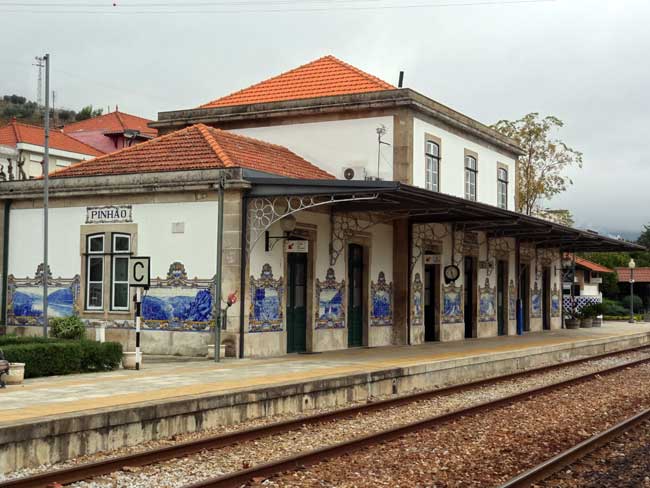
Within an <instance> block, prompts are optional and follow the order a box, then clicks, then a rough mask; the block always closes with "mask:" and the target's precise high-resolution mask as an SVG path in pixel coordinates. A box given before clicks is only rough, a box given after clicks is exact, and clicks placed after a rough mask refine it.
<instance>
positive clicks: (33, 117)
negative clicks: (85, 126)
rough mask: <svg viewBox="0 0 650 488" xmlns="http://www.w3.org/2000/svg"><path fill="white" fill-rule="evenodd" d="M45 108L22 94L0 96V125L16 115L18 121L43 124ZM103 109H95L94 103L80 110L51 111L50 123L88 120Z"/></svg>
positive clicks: (52, 124) (59, 109)
mask: <svg viewBox="0 0 650 488" xmlns="http://www.w3.org/2000/svg"><path fill="white" fill-rule="evenodd" d="M44 110H45V109H44V108H43V107H39V105H38V103H36V102H34V101H32V100H28V99H27V98H26V97H22V96H20V95H4V96H2V98H0V125H4V124H6V123H7V122H9V121H11V120H12V119H13V118H14V117H15V118H16V120H17V121H18V122H23V123H25V124H32V125H40V126H42V125H43V113H44ZM102 113H103V110H102V109H93V106H92V105H87V106H85V107H83V108H82V109H81V110H79V111H78V112H76V111H74V110H70V109H65V108H57V109H55V110H53V111H51V118H50V124H51V126H52V127H63V126H64V125H65V124H69V123H71V122H77V121H79V120H86V119H89V118H91V117H97V116H98V115H102Z"/></svg>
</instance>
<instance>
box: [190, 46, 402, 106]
mask: <svg viewBox="0 0 650 488" xmlns="http://www.w3.org/2000/svg"><path fill="white" fill-rule="evenodd" d="M394 89H395V87H394V86H393V85H391V84H389V83H386V82H385V81H382V80H380V79H379V78H377V77H375V76H372V75H370V74H368V73H365V72H364V71H361V70H360V69H358V68H355V67H354V66H351V65H349V64H347V63H344V62H343V61H341V60H339V59H337V58H335V57H334V56H325V57H322V58H320V59H317V60H315V61H312V62H311V63H308V64H305V65H302V66H299V67H298V68H295V69H292V70H291V71H287V72H286V73H282V74H281V75H278V76H275V77H273V78H270V79H268V80H265V81H262V82H260V83H257V84H255V85H253V86H250V87H248V88H244V89H243V90H239V91H237V92H235V93H232V94H230V95H227V96H225V97H222V98H218V99H217V100H213V101H211V102H209V103H206V104H204V105H201V107H199V108H213V107H226V106H233V105H248V104H252V103H264V102H278V101H283V100H299V99H303V98H315V97H326V96H334V95H347V94H351V93H366V92H373V91H381V90H394Z"/></svg>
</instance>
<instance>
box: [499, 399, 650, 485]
mask: <svg viewBox="0 0 650 488" xmlns="http://www.w3.org/2000/svg"><path fill="white" fill-rule="evenodd" d="M649 419H650V408H648V409H646V410H643V411H642V412H639V413H637V414H636V415H633V416H632V417H629V418H627V419H625V420H623V421H622V422H619V423H618V424H616V425H614V426H613V427H610V428H609V429H607V430H604V431H603V432H600V433H598V434H596V435H594V436H592V437H590V438H589V439H586V440H584V441H582V442H580V443H579V444H576V445H575V446H573V447H571V448H569V449H567V450H566V451H564V452H561V453H560V454H558V455H557V456H554V457H552V458H550V459H547V460H546V461H544V462H543V463H540V464H538V465H537V466H535V467H534V468H531V469H529V470H528V471H524V472H523V473H520V474H518V475H517V476H515V477H514V478H511V479H510V480H508V481H507V482H505V483H504V484H502V485H500V486H499V488H524V487H529V486H532V485H533V483H537V482H539V481H543V480H545V479H547V478H549V477H551V476H553V475H554V474H555V473H557V472H558V471H560V470H561V469H562V468H565V467H567V466H569V465H571V464H574V463H575V462H576V461H578V460H580V459H582V458H583V457H585V456H586V455H587V454H589V453H590V452H592V451H595V450H596V449H598V448H600V447H602V446H604V445H606V444H608V443H610V442H611V441H613V440H614V439H616V438H617V437H619V436H620V435H621V434H623V433H625V432H627V431H628V430H631V429H633V428H635V427H637V426H638V425H640V424H641V423H643V422H645V421H646V420H649Z"/></svg>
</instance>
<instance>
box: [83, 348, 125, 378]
mask: <svg viewBox="0 0 650 488" xmlns="http://www.w3.org/2000/svg"><path fill="white" fill-rule="evenodd" d="M82 344H83V348H82V356H81V371H83V372H86V371H111V370H113V369H116V368H117V367H118V366H119V365H120V362H121V361H122V344H119V343H117V342H93V341H82Z"/></svg>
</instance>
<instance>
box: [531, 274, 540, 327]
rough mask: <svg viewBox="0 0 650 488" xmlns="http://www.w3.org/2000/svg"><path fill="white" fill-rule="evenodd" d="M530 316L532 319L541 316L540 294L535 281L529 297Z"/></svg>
mask: <svg viewBox="0 0 650 488" xmlns="http://www.w3.org/2000/svg"><path fill="white" fill-rule="evenodd" d="M530 316H531V317H533V318H537V319H538V318H540V317H541V316H542V292H541V290H540V289H539V286H538V285H537V281H535V286H533V289H532V292H531V295H530Z"/></svg>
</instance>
